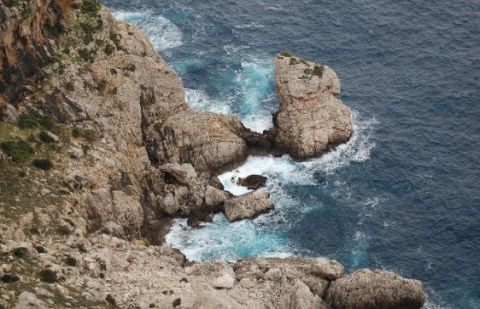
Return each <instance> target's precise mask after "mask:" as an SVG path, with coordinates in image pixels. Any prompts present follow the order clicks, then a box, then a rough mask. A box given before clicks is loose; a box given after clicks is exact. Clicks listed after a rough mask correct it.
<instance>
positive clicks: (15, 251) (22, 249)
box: [12, 247, 28, 258]
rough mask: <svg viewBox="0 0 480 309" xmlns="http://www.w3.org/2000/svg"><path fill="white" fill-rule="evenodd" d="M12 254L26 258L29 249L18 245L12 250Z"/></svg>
mask: <svg viewBox="0 0 480 309" xmlns="http://www.w3.org/2000/svg"><path fill="white" fill-rule="evenodd" d="M12 254H13V255H14V256H16V257H18V258H24V257H26V256H27V255H28V249H27V248H25V247H18V248H15V249H13V250H12Z"/></svg>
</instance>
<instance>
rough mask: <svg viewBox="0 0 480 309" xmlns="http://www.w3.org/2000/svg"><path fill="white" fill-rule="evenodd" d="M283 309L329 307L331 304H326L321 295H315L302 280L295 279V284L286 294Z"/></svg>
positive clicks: (326, 308)
mask: <svg viewBox="0 0 480 309" xmlns="http://www.w3.org/2000/svg"><path fill="white" fill-rule="evenodd" d="M280 308H282V309H297V308H302V309H303V308H304V309H328V308H330V306H329V305H328V304H326V303H325V302H324V301H323V300H322V299H321V298H320V297H319V296H317V295H313V293H312V292H311V291H310V289H309V288H308V286H306V285H305V283H303V282H302V281H300V280H296V281H295V285H294V286H293V287H292V288H291V290H290V292H289V293H288V294H287V295H286V296H285V298H284V300H283V303H282V304H281V307H280Z"/></svg>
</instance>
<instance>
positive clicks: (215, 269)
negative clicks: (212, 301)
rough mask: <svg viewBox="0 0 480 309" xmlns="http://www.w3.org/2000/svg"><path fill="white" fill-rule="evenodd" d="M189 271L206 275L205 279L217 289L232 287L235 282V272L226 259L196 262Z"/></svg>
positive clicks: (196, 274)
mask: <svg viewBox="0 0 480 309" xmlns="http://www.w3.org/2000/svg"><path fill="white" fill-rule="evenodd" d="M187 272H188V273H189V274H191V275H194V276H204V280H205V281H206V282H207V283H209V284H210V285H211V286H212V287H214V288H217V289H231V288H233V285H234V283H235V272H234V271H233V268H232V266H231V265H230V264H228V263H227V262H225V261H220V260H218V261H210V262H205V263H202V264H194V265H193V266H191V267H190V268H189V269H187Z"/></svg>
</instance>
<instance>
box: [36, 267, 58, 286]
mask: <svg viewBox="0 0 480 309" xmlns="http://www.w3.org/2000/svg"><path fill="white" fill-rule="evenodd" d="M38 277H39V278H40V281H43V282H46V283H55V282H57V281H58V278H57V273H56V272H54V271H53V270H51V269H48V268H46V269H42V270H41V271H40V272H39V273H38Z"/></svg>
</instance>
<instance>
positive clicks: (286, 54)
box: [282, 49, 292, 57]
mask: <svg viewBox="0 0 480 309" xmlns="http://www.w3.org/2000/svg"><path fill="white" fill-rule="evenodd" d="M282 56H284V57H292V54H290V52H289V51H288V49H286V50H285V51H284V52H283V53H282Z"/></svg>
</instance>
